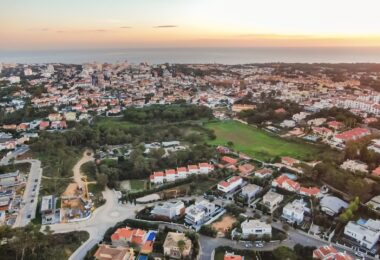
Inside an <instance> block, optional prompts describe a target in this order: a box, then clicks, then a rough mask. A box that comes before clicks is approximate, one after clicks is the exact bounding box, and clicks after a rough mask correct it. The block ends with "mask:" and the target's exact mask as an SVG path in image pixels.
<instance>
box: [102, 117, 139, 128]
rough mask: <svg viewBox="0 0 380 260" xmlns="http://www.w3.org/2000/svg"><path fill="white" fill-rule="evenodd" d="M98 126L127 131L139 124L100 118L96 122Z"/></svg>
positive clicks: (120, 119)
mask: <svg viewBox="0 0 380 260" xmlns="http://www.w3.org/2000/svg"><path fill="white" fill-rule="evenodd" d="M96 125H97V126H99V127H107V128H114V129H125V128H129V127H132V126H137V124H135V123H132V122H127V121H125V120H123V119H122V118H119V117H99V118H97V120H96Z"/></svg>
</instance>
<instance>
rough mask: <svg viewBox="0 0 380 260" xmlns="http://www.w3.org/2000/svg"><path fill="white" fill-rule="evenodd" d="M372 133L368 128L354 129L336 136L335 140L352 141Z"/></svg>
mask: <svg viewBox="0 0 380 260" xmlns="http://www.w3.org/2000/svg"><path fill="white" fill-rule="evenodd" d="M370 133H371V131H369V130H368V129H366V128H359V127H358V128H354V129H351V130H348V131H346V132H343V133H340V134H337V135H335V138H338V139H342V140H344V141H350V140H353V139H356V138H360V137H364V136H366V135H369V134H370Z"/></svg>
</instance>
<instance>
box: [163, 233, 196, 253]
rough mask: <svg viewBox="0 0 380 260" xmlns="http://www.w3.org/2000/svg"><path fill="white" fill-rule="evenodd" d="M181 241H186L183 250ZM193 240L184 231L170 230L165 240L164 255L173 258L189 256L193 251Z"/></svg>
mask: <svg viewBox="0 0 380 260" xmlns="http://www.w3.org/2000/svg"><path fill="white" fill-rule="evenodd" d="M179 241H183V242H184V247H183V250H182V252H181V249H180V247H179V243H178V242H179ZM191 248H192V244H191V240H190V239H189V238H187V237H186V236H185V234H184V233H175V232H169V233H168V235H167V236H166V239H165V242H164V255H165V256H169V257H171V258H176V259H181V258H184V257H188V256H189V255H190V253H191Z"/></svg>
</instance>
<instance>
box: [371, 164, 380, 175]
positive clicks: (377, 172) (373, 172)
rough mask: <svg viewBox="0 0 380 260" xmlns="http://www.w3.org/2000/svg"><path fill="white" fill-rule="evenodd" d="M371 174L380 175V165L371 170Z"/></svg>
mask: <svg viewBox="0 0 380 260" xmlns="http://www.w3.org/2000/svg"><path fill="white" fill-rule="evenodd" d="M372 175H373V176H376V177H380V166H379V167H377V168H376V169H374V170H373V171H372Z"/></svg>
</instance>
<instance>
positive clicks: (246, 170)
mask: <svg viewBox="0 0 380 260" xmlns="http://www.w3.org/2000/svg"><path fill="white" fill-rule="evenodd" d="M238 169H239V171H240V175H241V176H249V175H250V174H251V173H252V172H253V170H254V169H255V166H253V165H252V164H250V163H245V164H242V165H239V167H238Z"/></svg>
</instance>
